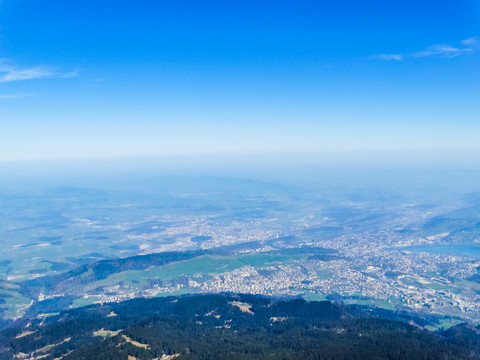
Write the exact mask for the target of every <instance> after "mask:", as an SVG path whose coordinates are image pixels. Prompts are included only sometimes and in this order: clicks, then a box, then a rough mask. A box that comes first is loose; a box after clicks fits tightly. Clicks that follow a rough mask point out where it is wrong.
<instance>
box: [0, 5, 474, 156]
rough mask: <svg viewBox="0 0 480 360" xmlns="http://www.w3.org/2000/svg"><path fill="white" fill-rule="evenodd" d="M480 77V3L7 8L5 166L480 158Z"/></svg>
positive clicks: (1, 69)
mask: <svg viewBox="0 0 480 360" xmlns="http://www.w3.org/2000/svg"><path fill="white" fill-rule="evenodd" d="M479 65H480V3H479V2H478V1H475V0H470V1H462V0H460V1H439V0H437V1H410V0H403V1H342V2H338V1H302V0H297V1H250V0H243V1H183V0H177V1H161V0H157V1H145V0H139V1H135V2H133V1H118V0H117V1H110V0H104V1H90V0H83V1H64V0H63V1H60V0H55V1H51V0H0V161H3V162H6V161H7V162H9V161H17V160H37V159H69V158H87V159H88V158H123V157H135V156H165V155H167V156H168V155H175V156H181V155H195V154H200V155H203V156H205V155H220V154H222V155H225V154H226V155H232V156H236V155H238V154H241V155H242V156H243V155H256V154H260V155H262V156H263V155H265V154H267V155H268V154H273V155H275V156H278V155H279V154H298V155H300V156H302V155H303V154H309V156H315V154H323V155H322V156H324V155H325V154H343V155H342V156H345V154H349V153H351V154H358V153H365V154H385V153H390V152H391V153H396V154H397V155H396V158H398V154H401V153H405V154H408V156H407V157H408V158H415V157H416V156H417V155H416V154H419V155H418V156H423V155H420V154H430V155H429V156H430V157H429V158H430V159H431V158H432V157H433V158H434V157H435V156H437V157H442V156H444V154H446V153H458V154H460V155H459V156H462V157H463V156H464V155H465V154H467V157H470V158H471V159H475V158H480V141H479V138H480V66H479ZM412 154H414V155H413V156H412ZM432 154H433V155H432ZM435 154H437V155H435ZM400 157H401V156H400ZM426 158H427V157H426ZM472 161H473V160H472Z"/></svg>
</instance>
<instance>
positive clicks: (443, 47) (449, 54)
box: [411, 44, 474, 58]
mask: <svg viewBox="0 0 480 360" xmlns="http://www.w3.org/2000/svg"><path fill="white" fill-rule="evenodd" d="M473 52H474V50H473V49H471V48H468V47H463V48H460V47H453V46H450V45H448V44H438V45H432V46H429V47H428V48H426V49H424V50H422V51H418V52H416V53H413V54H412V55H411V56H413V57H429V56H437V57H444V58H454V57H457V56H460V55H465V54H471V53H473Z"/></svg>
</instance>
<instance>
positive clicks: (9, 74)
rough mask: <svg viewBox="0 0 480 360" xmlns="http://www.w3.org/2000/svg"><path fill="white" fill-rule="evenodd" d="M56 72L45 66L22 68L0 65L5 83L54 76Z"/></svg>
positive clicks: (0, 75)
mask: <svg viewBox="0 0 480 360" xmlns="http://www.w3.org/2000/svg"><path fill="white" fill-rule="evenodd" d="M54 74H55V72H54V71H52V70H50V69H47V68H44V67H35V68H30V69H22V70H18V69H14V68H11V67H0V82H1V83H4V82H10V81H22V80H33V79H42V78H46V77H50V76H53V75H54Z"/></svg>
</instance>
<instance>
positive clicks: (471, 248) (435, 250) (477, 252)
mask: <svg viewBox="0 0 480 360" xmlns="http://www.w3.org/2000/svg"><path fill="white" fill-rule="evenodd" d="M392 250H400V251H413V252H426V253H429V254H447V255H459V256H468V257H474V258H480V244H478V245H477V244H475V245H448V244H446V245H416V246H405V247H398V248H392Z"/></svg>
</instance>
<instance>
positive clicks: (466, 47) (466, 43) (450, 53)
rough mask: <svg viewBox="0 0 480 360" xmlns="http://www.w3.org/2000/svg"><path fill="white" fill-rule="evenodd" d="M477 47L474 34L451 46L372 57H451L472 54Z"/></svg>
mask: <svg viewBox="0 0 480 360" xmlns="http://www.w3.org/2000/svg"><path fill="white" fill-rule="evenodd" d="M477 48H480V38H479V37H477V36H474V37H471V38H468V39H465V40H462V41H461V42H460V44H459V45H458V46H451V45H449V44H436V45H432V46H429V47H427V48H425V49H423V50H420V51H416V52H414V53H410V54H380V55H375V56H374V58H376V59H381V60H396V61H401V60H404V59H406V58H427V57H441V58H449V59H451V58H456V57H458V56H461V55H469V54H473V53H475V51H476V50H477Z"/></svg>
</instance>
